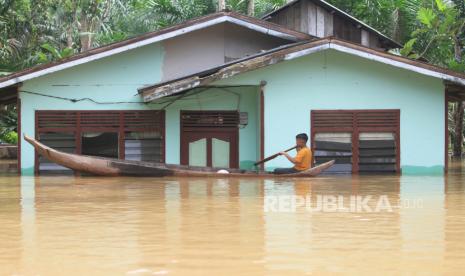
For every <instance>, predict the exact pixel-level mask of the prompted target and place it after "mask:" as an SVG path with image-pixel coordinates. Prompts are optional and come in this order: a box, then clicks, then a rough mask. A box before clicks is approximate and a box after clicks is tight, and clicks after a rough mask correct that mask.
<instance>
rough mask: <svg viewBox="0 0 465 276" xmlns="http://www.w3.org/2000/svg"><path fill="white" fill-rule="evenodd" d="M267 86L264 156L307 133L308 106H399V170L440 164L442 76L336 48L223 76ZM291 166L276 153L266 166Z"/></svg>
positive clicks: (423, 169)
mask: <svg viewBox="0 0 465 276" xmlns="http://www.w3.org/2000/svg"><path fill="white" fill-rule="evenodd" d="M262 80H265V81H267V85H266V87H265V155H271V154H274V153H276V152H278V151H281V150H283V149H285V148H288V147H289V146H291V145H293V144H294V143H295V142H294V136H295V134H297V133H300V132H306V133H310V111H311V110H312V109H400V110H401V115H400V116H401V130H400V132H401V137H400V140H401V167H402V171H403V173H414V172H421V173H431V172H434V173H437V172H440V173H442V172H443V168H444V139H445V138H444V136H445V135H444V124H445V122H444V100H445V98H444V87H443V84H442V81H441V80H439V79H435V78H432V77H427V76H424V75H420V74H417V73H414V72H410V71H407V70H403V69H399V68H395V67H392V66H389V65H386V64H382V63H378V62H374V61H370V60H366V59H362V58H359V57H356V56H352V55H349V54H346V53H341V52H337V51H335V50H326V51H324V52H320V53H316V54H312V55H310V56H305V57H302V58H298V59H294V60H291V61H286V62H282V63H279V64H276V65H273V66H269V67H266V68H262V69H259V70H255V71H252V72H249V73H246V74H242V75H238V76H236V77H233V78H230V79H227V80H222V81H220V82H219V84H257V83H259V82H260V81H262ZM282 166H290V163H289V162H288V161H287V160H286V159H285V158H284V157H279V158H277V159H275V160H273V161H271V162H269V163H267V168H268V169H271V168H274V167H282Z"/></svg>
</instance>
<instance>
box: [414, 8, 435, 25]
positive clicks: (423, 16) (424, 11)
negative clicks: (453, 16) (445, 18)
mask: <svg viewBox="0 0 465 276" xmlns="http://www.w3.org/2000/svg"><path fill="white" fill-rule="evenodd" d="M417 18H418V19H419V20H420V22H421V23H423V24H425V25H426V26H428V27H429V28H431V27H432V25H433V21H434V19H436V15H435V14H434V12H433V10H432V9H429V8H420V10H419V11H418V15H417Z"/></svg>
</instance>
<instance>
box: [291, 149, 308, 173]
mask: <svg viewBox="0 0 465 276" xmlns="http://www.w3.org/2000/svg"><path fill="white" fill-rule="evenodd" d="M294 160H295V166H294V169H296V170H298V171H304V170H308V169H309V168H310V165H311V164H310V163H311V162H312V151H311V150H310V149H309V148H307V147H305V148H301V149H300V150H299V151H298V152H297V155H296V156H295V157H294Z"/></svg>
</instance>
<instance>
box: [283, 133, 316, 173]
mask: <svg viewBox="0 0 465 276" xmlns="http://www.w3.org/2000/svg"><path fill="white" fill-rule="evenodd" d="M295 141H296V145H297V149H296V150H297V155H296V156H295V157H291V156H290V155H289V154H288V153H287V152H284V151H282V152H280V153H279V154H280V155H284V156H285V157H286V158H287V159H288V160H289V161H290V162H291V163H292V164H294V167H292V168H278V169H275V170H274V173H275V174H289V173H298V172H301V171H305V170H308V169H309V168H310V167H311V164H310V163H311V161H312V151H311V150H310V149H309V148H308V147H307V141H308V136H307V134H305V133H300V134H297V136H296V137H295Z"/></svg>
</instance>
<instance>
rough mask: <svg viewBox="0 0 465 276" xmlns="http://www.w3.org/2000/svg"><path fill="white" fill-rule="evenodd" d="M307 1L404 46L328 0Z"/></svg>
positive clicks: (292, 2) (398, 45)
mask: <svg viewBox="0 0 465 276" xmlns="http://www.w3.org/2000/svg"><path fill="white" fill-rule="evenodd" d="M300 1H302V0H293V1H291V2H289V3H287V4H286V5H284V6H282V7H280V8H278V9H276V10H274V11H272V12H270V13H267V14H265V15H264V16H262V19H263V20H267V18H269V17H273V16H274V15H276V14H277V13H279V12H280V11H282V10H284V9H286V8H288V7H290V6H292V5H295V4H296V3H298V2H300ZM305 1H312V2H314V3H315V4H317V5H319V6H321V7H324V8H325V9H327V10H330V11H333V12H335V13H337V14H338V15H340V16H342V17H344V18H346V19H348V20H350V21H352V22H354V23H356V24H359V25H360V26H363V27H364V28H365V29H367V30H369V31H371V32H373V33H375V34H376V35H378V36H380V37H382V38H384V39H385V40H387V41H389V42H390V43H392V44H393V46H395V47H399V48H402V47H403V46H402V44H401V43H399V42H397V41H395V40H393V39H392V38H390V37H388V36H387V35H385V34H383V33H382V32H380V31H378V30H376V29H375V28H373V27H371V26H370V25H368V24H366V23H365V22H363V21H361V20H359V19H357V18H355V17H353V16H352V15H350V14H348V13H346V12H345V11H343V10H341V9H339V8H337V7H336V6H333V5H331V4H330V3H328V2H326V1H324V0H305Z"/></svg>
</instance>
